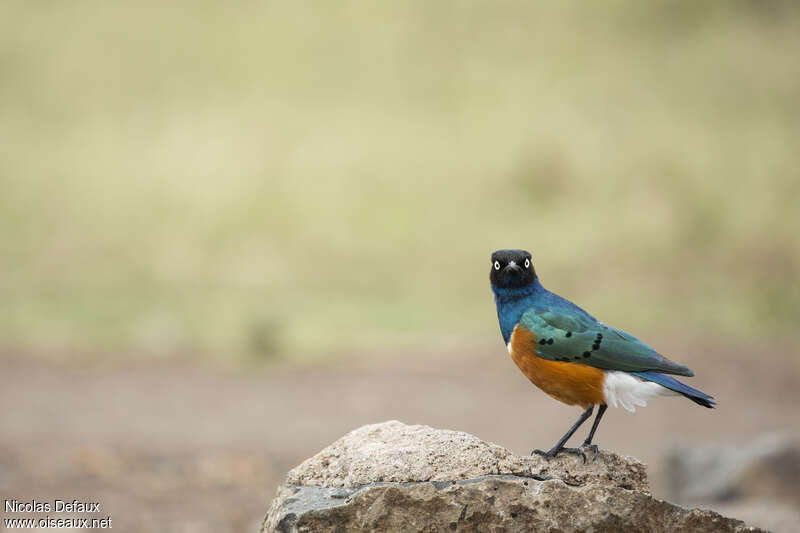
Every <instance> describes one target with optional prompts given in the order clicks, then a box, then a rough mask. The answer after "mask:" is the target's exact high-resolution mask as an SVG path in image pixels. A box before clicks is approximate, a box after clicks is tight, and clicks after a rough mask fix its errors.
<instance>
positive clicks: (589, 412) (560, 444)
mask: <svg viewBox="0 0 800 533" xmlns="http://www.w3.org/2000/svg"><path fill="white" fill-rule="evenodd" d="M592 411H594V405H590V406H589V407H588V408H587V409H586V410H585V411H584V412H583V414H581V416H580V418H578V421H577V422H575V423H574V424H573V425H572V427H571V428H569V431H567V433H566V434H565V435H564V436H563V437H561V439H559V441H558V442H556V445H555V446H553V447H552V448H551V449H549V450H548V451H546V452H544V451H542V450H533V451H532V452H531V455H534V454H536V455H544V456H545V457H554V456H555V455H557V454H558V453H560V452H567V453H574V454H578V455H580V456H581V457H583V462H584V463H585V462H586V454H585V453H583V450H581V449H580V448H565V447H564V443H565V442H567V441H568V440H569V438H570V437H571V436H572V435H573V433H575V431H576V430H577V429H578V428H579V427H581V424H583V423H584V422H586V419H587V418H589V417H590V416H592Z"/></svg>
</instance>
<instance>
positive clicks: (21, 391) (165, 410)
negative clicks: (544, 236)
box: [0, 343, 800, 533]
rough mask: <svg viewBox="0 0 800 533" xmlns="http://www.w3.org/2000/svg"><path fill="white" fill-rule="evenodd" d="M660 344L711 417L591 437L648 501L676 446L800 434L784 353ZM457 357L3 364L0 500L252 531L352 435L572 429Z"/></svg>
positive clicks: (628, 419) (493, 435)
mask: <svg viewBox="0 0 800 533" xmlns="http://www.w3.org/2000/svg"><path fill="white" fill-rule="evenodd" d="M662 345H663V344H662ZM671 347H672V348H673V349H672V350H671V351H666V350H665V351H666V353H673V354H674V353H681V352H684V353H687V352H690V353H694V354H697V355H696V356H694V357H693V358H691V359H688V358H685V357H684V358H680V357H675V358H676V359H678V360H681V361H682V362H684V363H687V364H689V366H691V367H692V368H693V369H694V370H695V373H696V375H697V377H696V378H694V379H693V380H691V381H690V383H691V384H692V385H694V386H697V387H699V388H701V389H703V390H705V391H707V392H709V393H712V394H714V396H715V397H716V398H717V399H718V400H719V407H718V408H717V409H715V410H713V411H711V410H708V409H703V408H700V407H698V406H696V405H694V404H692V403H691V402H688V401H683V400H681V399H677V398H675V399H673V398H665V399H660V400H656V401H654V402H653V403H652V404H651V405H650V406H648V407H647V408H645V409H640V410H638V411H637V412H636V413H635V414H629V413H627V412H625V411H623V410H621V409H612V410H610V412H609V413H608V414H607V415H606V418H605V419H604V423H603V424H602V425H601V426H600V430H599V431H598V435H597V442H598V443H599V444H600V446H601V447H604V448H610V449H613V450H615V451H617V452H619V453H623V454H627V455H632V456H635V457H638V458H640V459H642V460H644V461H645V462H647V463H648V464H649V465H650V473H651V480H652V483H653V490H654V494H655V495H656V496H658V497H664V498H666V497H668V496H669V495H668V494H667V489H666V486H665V482H664V479H665V476H664V472H663V471H662V468H663V467H662V465H663V464H664V457H665V455H666V453H667V452H668V450H670V449H671V447H673V446H674V445H675V444H679V443H684V444H685V443H714V442H720V443H731V442H733V443H735V442H747V441H750V440H752V439H753V438H754V437H756V436H758V435H761V434H764V433H771V432H780V433H782V434H787V435H790V436H795V437H796V436H797V435H800V417H798V415H797V412H796V406H797V405H799V404H800V387H798V383H800V364H798V359H797V358H796V357H794V354H792V353H790V352H789V348H786V347H777V348H775V349H774V350H771V351H769V352H766V351H764V350H763V348H762V349H760V350H749V349H744V348H741V347H739V348H737V349H734V348H722V347H713V348H704V349H699V348H698V347H697V346H692V348H691V350H687V349H686V348H687V346H686V345H680V344H678V343H673V344H672V346H671ZM468 352H469V353H468V354H466V355H465V354H464V353H463V351H450V352H445V353H428V354H416V355H414V356H408V355H407V354H406V355H404V354H394V355H389V356H385V357H380V358H368V357H361V358H343V359H342V358H337V359H335V360H332V361H331V362H330V363H325V362H321V363H320V362H318V363H315V364H313V365H312V364H304V365H297V364H294V365H278V366H271V367H268V368H262V369H259V370H253V371H249V372H242V371H231V370H230V369H227V370H224V369H220V368H217V367H212V366H197V364H196V363H190V362H185V361H180V360H177V361H171V362H169V363H163V362H150V363H147V362H141V361H139V362H136V363H132V364H114V365H97V364H94V365H92V366H89V367H87V368H83V369H75V368H68V367H66V366H63V365H59V364H53V363H44V362H42V361H40V360H36V359H34V358H30V357H21V356H18V355H13V354H7V355H5V356H2V357H0V365H2V373H1V374H0V376H1V380H2V382H1V383H2V384H1V385H0V500H5V499H17V500H19V501H26V502H27V501H30V500H34V499H35V500H37V501H52V500H53V499H56V498H60V499H63V500H72V499H77V500H81V501H97V502H100V504H101V512H100V513H99V514H98V515H96V516H98V517H104V516H111V518H112V521H113V527H114V528H115V529H117V530H122V531H139V532H167V531H169V532H183V531H192V532H195V533H197V532H205V531H208V532H212V531H213V532H225V531H231V532H233V531H236V532H241V531H256V530H257V528H258V525H259V523H260V521H261V519H262V517H263V515H264V513H265V511H266V509H267V506H268V502H269V501H270V499H271V498H272V495H273V493H274V491H275V488H276V486H277V484H278V483H280V481H281V479H282V477H283V476H284V474H285V472H286V471H287V470H288V469H289V468H291V467H292V466H293V465H295V464H297V463H298V462H300V461H301V460H303V459H304V458H306V457H308V456H310V455H312V454H314V453H316V452H317V451H318V450H320V449H321V448H323V447H324V446H326V445H327V444H328V443H330V442H332V441H333V440H335V439H337V438H338V437H340V436H341V435H343V434H344V433H346V432H347V431H349V430H351V429H353V428H355V427H358V426H360V425H362V424H366V423H373V422H378V421H382V420H388V419H397V420H401V421H403V422H406V423H421V424H428V425H431V426H436V427H442V428H450V429H457V430H463V431H467V432H470V433H473V434H475V435H478V436H479V437H481V438H482V439H485V440H488V441H492V442H495V443H498V444H501V445H503V446H506V447H508V448H510V449H512V450H514V451H515V452H517V453H520V454H526V453H529V452H530V450H531V448H534V447H548V446H550V445H552V444H553V443H554V442H555V440H557V438H558V437H559V436H561V435H562V433H563V432H564V431H565V430H566V428H567V427H569V426H570V425H571V424H572V422H573V421H574V419H576V418H577V416H578V414H579V411H578V409H576V408H570V407H566V406H563V405H561V404H559V403H557V402H556V401H554V400H552V399H550V398H549V397H547V396H546V395H544V394H543V393H542V392H540V391H538V390H536V389H535V388H534V387H533V386H532V385H531V384H530V383H528V382H527V380H525V378H524V377H523V376H522V375H521V374H520V373H519V372H518V371H517V370H516V368H515V367H514V365H513V363H512V362H511V361H510V359H509V358H508V357H507V355H506V354H505V353H504V352H503V350H502V347H500V349H498V347H496V346H491V347H481V348H471V349H470V350H469V351H468ZM775 354H782V355H781V356H778V355H775ZM580 433H581V438H582V437H583V435H582V433H583V429H582V430H581V432H580ZM731 509H734V510H735V511H737V512H741V513H744V516H741V515H740V516H737V518H743V519H745V520H748V521H750V522H751V523H755V525H766V526H770V527H774V528H776V529H781V530H783V531H790V530H791V529H792V527H791V526H787V524H788V523H790V521H791V520H793V518H792V516H789V517H783V518H782V519H781V520H778V519H776V518H775V517H774V516H772V515H773V514H774V513H773V514H770V512H768V511H765V510H764V509H761V508H758V506H756V507H755V508H753V509H750V510H748V508H747V507H741V506H740V507H733V508H732V507H730V506H727V507H720V510H721V511H723V512H731ZM2 516H3V517H7V516H9V514H8V513H6V514H4V515H2ZM14 516H22V515H14ZM734 516H736V515H734ZM771 516H772V518H770V517H771ZM770 520H772V521H771V522H770ZM759 523H760V524H759ZM795 530H800V529H795Z"/></svg>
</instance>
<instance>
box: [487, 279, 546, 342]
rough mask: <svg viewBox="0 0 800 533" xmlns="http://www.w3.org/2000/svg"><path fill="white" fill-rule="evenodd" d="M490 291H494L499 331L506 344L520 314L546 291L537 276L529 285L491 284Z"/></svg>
mask: <svg viewBox="0 0 800 533" xmlns="http://www.w3.org/2000/svg"><path fill="white" fill-rule="evenodd" d="M492 292H494V303H495V304H496V305H497V318H498V320H499V321H500V332H501V333H502V334H503V340H504V341H505V342H506V344H508V341H509V340H510V339H511V332H512V331H514V326H515V325H516V324H517V322H519V319H520V318H521V317H522V314H523V313H524V312H525V311H527V310H528V308H530V307H531V306H532V305H533V304H534V303H535V301H536V299H537V296H539V295H541V294H542V293H546V292H547V290H546V289H545V288H544V287H542V284H541V283H540V282H539V277H538V276H537V277H535V278H534V279H533V282H532V283H531V284H530V285H526V286H524V287H516V288H504V287H495V286H494V285H492Z"/></svg>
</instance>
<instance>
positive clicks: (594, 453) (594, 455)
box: [581, 442, 600, 462]
mask: <svg viewBox="0 0 800 533" xmlns="http://www.w3.org/2000/svg"><path fill="white" fill-rule="evenodd" d="M581 447H582V448H588V449H589V450H590V451H591V452H592V462H595V461H597V455H598V454H599V453H600V448H598V447H597V444H587V443H585V442H584V443H583V444H582V445H581Z"/></svg>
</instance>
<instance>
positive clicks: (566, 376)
mask: <svg viewBox="0 0 800 533" xmlns="http://www.w3.org/2000/svg"><path fill="white" fill-rule="evenodd" d="M489 279H490V281H491V285H492V292H494V301H495V303H496V304H497V318H498V319H499V320H500V331H501V333H502V334H503V340H504V341H505V343H506V346H507V347H508V353H509V354H510V355H511V359H513V360H514V362H515V363H516V364H517V366H518V367H519V369H520V370H521V371H522V373H523V374H525V376H526V377H527V378H528V379H529V380H531V381H532V382H533V384H534V385H536V386H537V387H539V388H540V389H542V390H543V391H544V392H546V393H547V394H549V395H550V396H552V397H553V398H555V399H556V400H559V401H561V402H564V403H566V404H567V405H579V406H580V407H582V408H583V409H584V411H583V414H581V416H580V418H578V421H577V422H575V424H574V425H573V426H572V427H571V428H570V429H569V431H567V433H566V434H565V435H564V436H563V437H561V439H559V441H558V442H557V443H556V444H555V446H553V447H552V448H551V449H550V450H548V451H546V452H545V451H542V450H534V451H533V452H531V454H540V455H545V456H550V457H552V456H554V455H556V454H558V453H560V452H570V453H575V454H578V455H581V456H582V457H583V460H584V462H586V454H585V453H584V452H583V450H582V449H581V448H565V447H564V444H565V443H566V442H567V440H568V439H569V438H570V437H571V436H572V434H573V433H575V431H576V430H577V429H578V428H579V427H580V425H581V424H583V423H584V422H585V421H586V420H587V419H588V418H589V417H590V416H592V412H593V411H594V407H595V406H596V405H597V406H599V409H598V412H597V417H596V418H595V419H594V423H593V424H592V429H591V430H590V431H589V435H588V436H587V437H586V440H585V441H584V442H583V445H582V447H586V448H588V449H589V450H591V451H592V452H593V453H594V456H595V457H597V452H598V449H597V446H596V445H594V444H592V438H593V437H594V433H595V431H597V426H598V425H599V424H600V419H601V418H602V417H603V414H604V413H605V412H606V409H607V408H608V406H609V405H612V406H614V407H617V405H621V406H622V407H624V408H625V409H627V410H628V411H634V410H635V409H636V406H637V405H638V406H645V405H647V400H649V399H650V398H653V397H656V396H666V395H683V396H685V397H687V398H689V399H690V400H692V401H693V402H695V403H697V404H699V405H702V406H703V407H710V408H713V406H714V405H715V403H716V402H714V399H713V398H712V397H711V396H709V395H708V394H706V393H704V392H702V391H699V390H697V389H694V388H692V387H690V386H688V385H686V384H685V383H682V382H680V381H678V380H677V379H675V378H673V377H672V376H669V375H668V374H677V375H679V376H693V375H694V373H693V372H692V371H691V370H689V369H688V368H687V367H685V366H683V365H681V364H678V363H676V362H674V361H670V360H669V359H667V358H666V357H664V356H662V355H661V354H659V353H658V352H656V351H655V350H654V349H652V348H651V347H650V346H648V345H646V344H645V343H643V342H642V341H640V340H639V339H637V338H636V337H634V336H633V335H630V334H628V333H626V332H624V331H622V330H619V329H616V328H612V327H611V326H606V325H605V324H603V323H602V322H599V321H598V320H597V319H595V318H594V317H593V316H592V315H590V314H589V313H587V312H586V311H584V310H583V309H581V308H580V307H578V306H577V305H575V304H574V303H572V302H570V301H569V300H565V299H564V298H562V297H560V296H558V295H557V294H553V293H552V292H550V291H548V290H547V289H545V288H544V287H543V286H542V284H541V283H540V282H539V277H538V276H537V275H536V270H534V268H533V263H532V262H531V254H530V253H528V252H526V251H525V250H498V251H496V252H494V253H493V254H492V267H491V273H490V275H489Z"/></svg>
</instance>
